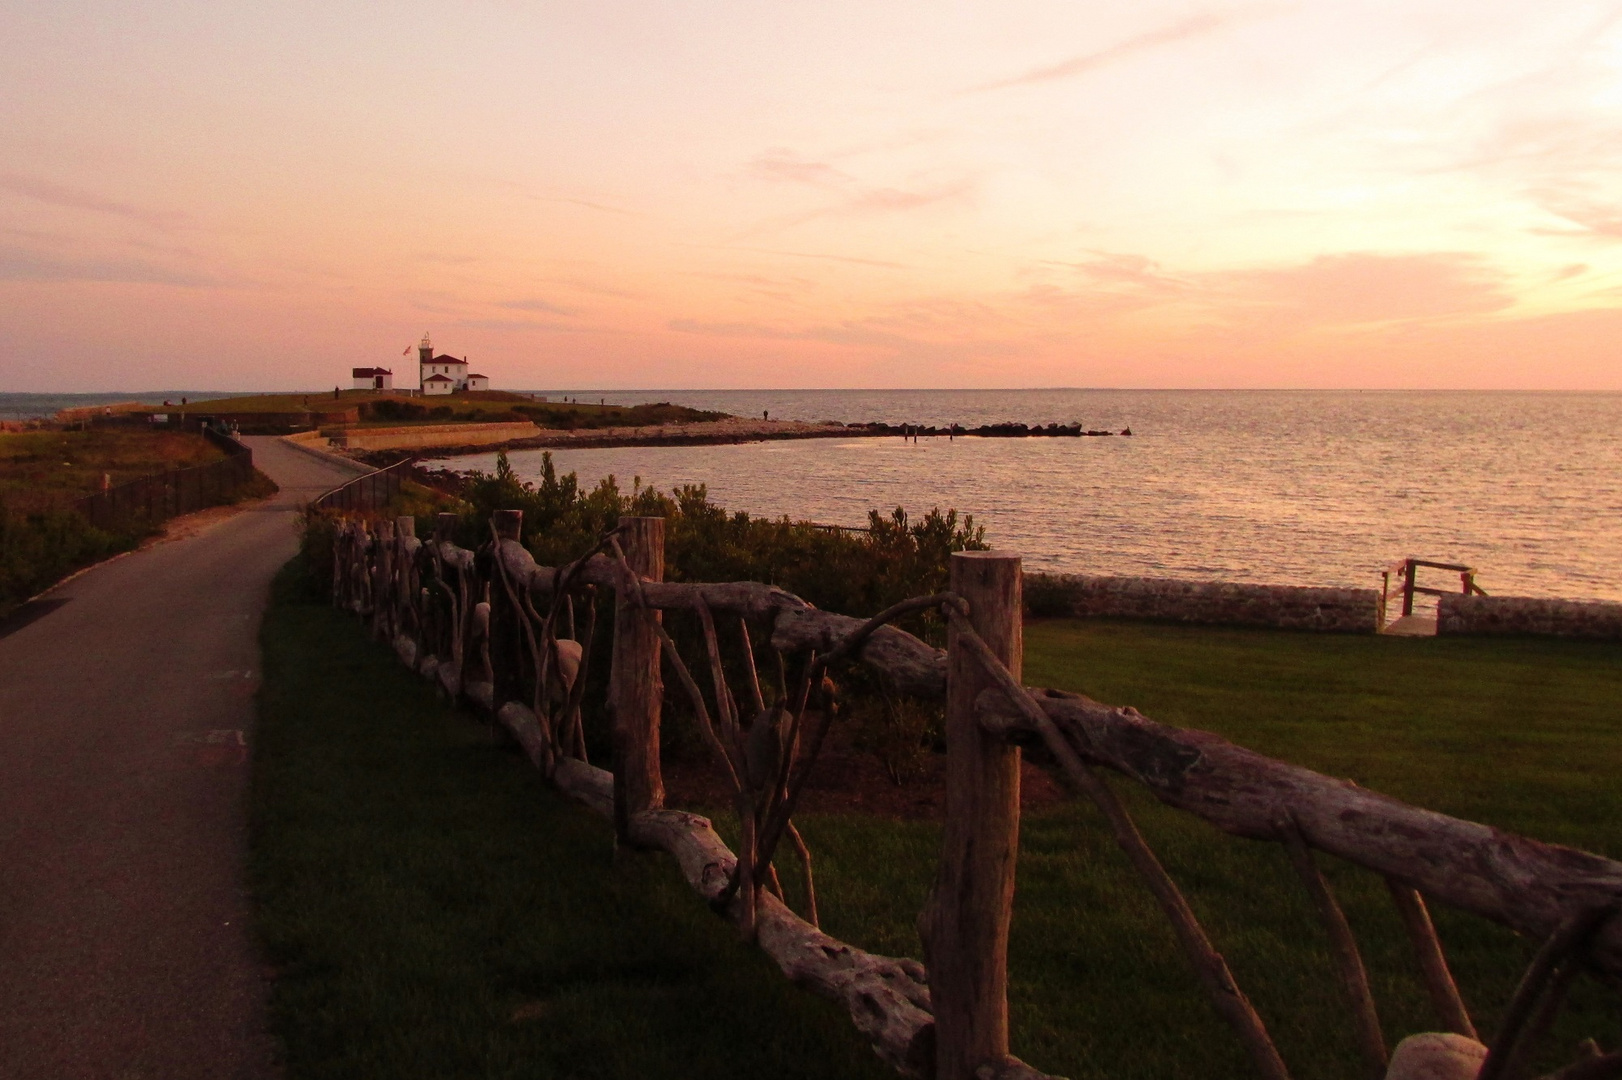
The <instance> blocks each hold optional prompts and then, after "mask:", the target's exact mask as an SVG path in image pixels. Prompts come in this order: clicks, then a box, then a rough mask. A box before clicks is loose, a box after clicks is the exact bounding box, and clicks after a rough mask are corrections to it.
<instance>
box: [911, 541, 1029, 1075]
mask: <svg viewBox="0 0 1622 1080" xmlns="http://www.w3.org/2000/svg"><path fill="white" fill-rule="evenodd" d="M1020 573H1021V571H1020V558H1019V556H1018V555H1012V554H1009V553H1007V552H1001V551H964V552H958V553H955V554H953V555H952V560H951V588H952V591H953V592H955V593H957V594H958V595H959V596H961V597H963V598H964V599H965V600H967V601H968V602H969V623H970V625H971V626H973V627H974V630H975V632H976V633H978V634H979V635H980V637H981V638H982V639H983V640H984V641H985V643H986V644H987V645H988V646H990V647H991V650H992V652H994V653H995V654H996V655H997V658H998V659H999V660H1001V661H1002V662H1003V664H1004V665H1005V666H1006V667H1007V668H1008V670H1009V672H1010V673H1012V674H1013V676H1014V678H1016V679H1018V678H1019V677H1020V674H1021V669H1022V667H1023V660H1024V648H1025V645H1024V635H1023V631H1022V629H1021V625H1020V614H1021V580H1020ZM946 679H947V689H946V827H945V832H944V837H943V841H942V849H941V863H940V870H939V873H938V875H937V877H936V880H935V888H934V892H933V893H932V894H931V896H930V898H929V901H928V903H927V904H926V905H925V907H924V912H923V915H922V916H921V917H920V920H919V922H920V925H919V930H920V936H921V937H922V939H923V945H924V959H925V961H926V963H927V965H928V968H929V993H930V998H931V1000H932V1001H933V1003H934V1010H935V1038H936V1044H935V1046H936V1050H935V1053H936V1057H935V1060H936V1069H935V1076H936V1078H937V1080H973V1077H974V1075H975V1070H976V1069H978V1068H979V1067H980V1066H982V1065H987V1064H990V1065H994V1066H1000V1065H1002V1064H1003V1063H1004V1061H1005V1060H1006V1059H1007V1058H1008V992H1007V991H1008V923H1009V917H1010V914H1011V912H1012V908H1013V901H1014V863H1015V859H1016V857H1017V855H1018V853H1019V761H1020V752H1019V748H1018V747H1016V746H1011V745H1009V744H1008V743H1007V742H1006V741H1005V740H1004V739H1003V738H1002V737H1001V736H1000V735H998V734H993V733H991V732H988V731H986V730H984V729H983V728H982V727H981V726H980V724H979V723H978V721H977V719H976V710H975V704H974V703H975V698H976V697H978V696H979V695H980V693H981V691H983V690H986V689H989V688H991V687H994V686H995V685H996V683H995V682H993V680H992V678H991V677H990V675H989V674H988V673H987V672H986V670H985V669H984V667H983V666H982V665H981V664H980V663H979V662H978V661H977V660H976V659H975V658H974V657H973V656H971V655H970V654H969V653H968V651H967V650H966V649H964V648H962V647H960V644H959V642H958V634H957V632H956V631H955V630H953V631H950V632H949V633H948V636H947V676H946Z"/></svg>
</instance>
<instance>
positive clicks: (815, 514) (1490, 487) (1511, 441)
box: [447, 390, 1622, 600]
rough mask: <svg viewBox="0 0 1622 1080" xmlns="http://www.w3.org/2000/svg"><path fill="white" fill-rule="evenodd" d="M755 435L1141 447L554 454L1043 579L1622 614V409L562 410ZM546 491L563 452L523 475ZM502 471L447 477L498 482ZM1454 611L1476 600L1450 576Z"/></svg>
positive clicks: (873, 398) (1387, 402)
mask: <svg viewBox="0 0 1622 1080" xmlns="http://www.w3.org/2000/svg"><path fill="white" fill-rule="evenodd" d="M546 393H548V394H549V395H550V396H552V398H553V400H557V399H558V397H559V396H560V395H562V394H564V393H568V394H570V395H577V396H579V397H580V398H581V399H582V400H587V401H595V400H596V399H597V398H599V397H607V398H608V399H609V400H610V401H617V402H620V403H624V404H632V403H636V402H640V401H673V402H678V403H680V404H686V405H692V406H695V407H699V408H711V409H720V410H723V411H725V412H730V413H737V414H740V415H745V416H749V415H754V416H758V415H760V413H761V411H762V410H769V411H770V412H771V415H772V416H773V417H778V418H784V419H804V420H839V421H844V422H847V423H848V422H852V421H865V420H886V421H890V422H892V423H904V422H916V423H933V424H946V423H951V422H957V423H959V424H965V425H975V424H981V423H987V422H993V421H1004V420H1011V421H1021V422H1025V423H1044V424H1045V423H1049V422H1054V421H1062V422H1066V423H1074V422H1078V421H1079V422H1080V423H1081V424H1083V425H1084V426H1086V427H1091V428H1109V429H1112V430H1117V431H1118V430H1120V429H1121V428H1123V427H1128V426H1130V427H1131V428H1132V431H1133V433H1134V434H1133V436H1132V437H1131V438H1123V437H1120V436H1116V437H1112V438H1081V439H1067V438H1066V439H1051V438H1039V439H973V438H963V439H957V440H955V441H948V440H947V439H945V438H938V439H923V440H921V441H919V442H918V443H917V444H913V443H910V442H903V441H902V440H901V439H900V438H886V439H871V438H850V439H808V440H803V441H793V442H774V443H750V444H744V445H735V446H705V447H630V448H623V449H609V450H566V451H557V452H555V453H554V458H555V460H556V462H557V465H558V467H559V469H560V471H564V472H568V471H571V470H572V471H575V472H578V473H579V474H580V478H581V480H582V481H583V482H586V483H592V482H595V481H596V480H597V479H598V478H600V477H602V476H606V475H609V474H613V475H615V476H616V477H618V479H619V481H620V483H621V485H622V486H625V487H629V486H630V483H631V480H632V478H633V477H641V479H642V481H643V483H646V484H653V485H654V486H656V487H659V488H661V489H665V490H668V489H670V488H671V487H673V486H675V485H677V484H688V483H696V484H706V485H708V487H709V491H710V495H711V498H712V499H714V500H715V501H716V502H718V503H720V504H721V505H723V506H725V507H727V508H728V509H729V510H747V511H749V512H750V513H751V514H765V515H770V516H779V515H784V514H787V515H789V516H790V517H793V518H795V519H797V520H798V519H804V520H811V521H819V522H826V523H832V524H851V525H859V524H862V523H864V522H865V520H866V517H867V512H868V511H869V510H873V509H877V510H881V511H888V510H890V509H892V508H894V507H896V506H904V507H906V508H907V510H908V511H909V512H913V513H919V512H922V511H925V510H928V509H929V508H930V507H933V506H939V507H942V508H945V507H956V508H957V509H958V510H959V511H961V512H965V513H970V514H973V515H974V518H975V520H976V521H977V522H980V523H983V524H984V525H985V526H986V531H987V536H988V539H989V540H990V541H991V542H992V543H993V545H994V546H996V547H999V548H1006V549H1009V550H1013V551H1017V552H1019V553H1021V554H1022V555H1024V557H1025V560H1026V564H1027V565H1028V566H1030V567H1031V568H1033V569H1038V568H1040V569H1057V570H1072V571H1079V572H1087V573H1104V574H1142V575H1151V576H1166V577H1179V578H1195V579H1222V580H1229V581H1252V582H1276V583H1284V584H1303V585H1357V586H1371V585H1378V581H1379V577H1378V575H1379V571H1380V569H1381V568H1382V567H1383V566H1384V565H1386V564H1387V563H1389V562H1390V561H1392V560H1394V559H1397V558H1400V557H1402V556H1405V555H1416V556H1421V557H1426V558H1432V559H1437V560H1440V561H1444V562H1461V563H1465V564H1468V565H1471V566H1475V567H1477V568H1478V571H1479V572H1478V581H1479V582H1480V584H1481V585H1482V586H1483V587H1484V588H1485V589H1487V591H1488V592H1490V593H1503V594H1514V595H1523V596H1565V597H1574V598H1597V599H1608V600H1622V395H1617V394H1556V393H1547V394H1545V393H1450V392H1435V393H1428V392H1427V393H1414V392H1318V391H1299V392H1297V391H1276V392H1271V391H1270V392H1249V391H1107V390H1106V391H1094V390H1019V391H676V390H669V391H646V392H635V393H628V392H625V391H587V390H581V391H578V392H576V391H547V392H546ZM512 462H513V465H514V467H516V468H517V469H518V470H519V472H520V474H521V475H524V476H526V477H531V478H532V477H535V476H538V475H539V473H540V468H541V454H540V452H539V451H525V452H520V453H515V454H513V455H512ZM493 463H494V456H493V455H473V456H468V457H464V458H458V459H453V460H452V461H450V462H447V464H448V465H451V466H452V467H455V468H480V469H486V470H488V469H490V468H492V467H493ZM1432 573H1433V574H1434V579H1433V580H1432V581H1431V582H1430V583H1431V584H1433V585H1436V586H1438V587H1456V586H1457V578H1456V577H1452V578H1451V579H1450V576H1449V575H1446V574H1443V573H1441V572H1432Z"/></svg>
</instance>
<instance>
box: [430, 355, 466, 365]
mask: <svg viewBox="0 0 1622 1080" xmlns="http://www.w3.org/2000/svg"><path fill="white" fill-rule="evenodd" d="M428 362H429V363H430V364H463V365H465V364H466V363H467V361H466V360H463V359H462V358H461V357H459V356H445V355H443V354H441V355H439V356H436V357H434V358H433V359H432V360H430V361H428Z"/></svg>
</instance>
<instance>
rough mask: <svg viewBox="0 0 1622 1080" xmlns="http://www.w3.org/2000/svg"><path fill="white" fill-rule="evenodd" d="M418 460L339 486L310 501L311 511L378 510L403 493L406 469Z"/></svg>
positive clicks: (403, 461)
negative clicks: (402, 486)
mask: <svg viewBox="0 0 1622 1080" xmlns="http://www.w3.org/2000/svg"><path fill="white" fill-rule="evenodd" d="M416 462H417V459H416V458H415V457H408V458H402V459H401V460H399V461H396V462H395V463H394V464H393V465H388V466H385V467H384V468H381V469H373V470H372V471H371V472H369V473H366V474H365V475H364V476H357V477H355V478H354V479H353V480H350V481H348V482H347V483H343V484H339V485H338V486H337V487H335V488H333V489H332V490H331V491H329V492H327V493H326V494H324V495H320V496H318V497H316V498H314V499H312V500H310V509H312V510H378V509H381V508H382V507H384V506H387V505H388V503H389V500H390V499H392V498H394V497H395V496H396V495H398V494H399V493H400V482H401V479H402V477H403V474H404V472H405V470H406V469H407V468H409V467H410V466H412V465H414V464H416Z"/></svg>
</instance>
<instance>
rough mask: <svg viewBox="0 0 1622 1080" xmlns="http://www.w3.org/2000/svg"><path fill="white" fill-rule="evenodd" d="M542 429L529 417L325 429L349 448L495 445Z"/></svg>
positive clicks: (337, 442) (396, 448) (338, 443)
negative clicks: (464, 422) (487, 421)
mask: <svg viewBox="0 0 1622 1080" xmlns="http://www.w3.org/2000/svg"><path fill="white" fill-rule="evenodd" d="M540 433H541V429H540V428H538V427H536V426H535V425H534V424H532V423H530V422H529V421H528V420H513V421H499V420H498V421H493V422H491V423H485V424H417V425H411V426H404V427H386V428H342V429H334V430H332V431H330V432H325V434H328V435H330V436H331V437H332V441H333V442H334V443H335V444H336V445H338V446H341V447H343V448H345V449H346V450H427V449H436V448H439V447H446V446H475V447H477V446H494V445H495V444H497V443H508V442H512V441H514V440H517V439H529V438H533V437H534V436H536V435H539V434H540Z"/></svg>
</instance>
